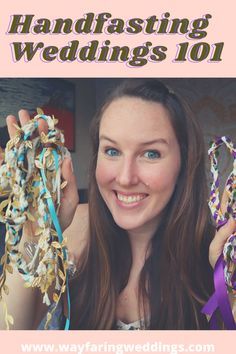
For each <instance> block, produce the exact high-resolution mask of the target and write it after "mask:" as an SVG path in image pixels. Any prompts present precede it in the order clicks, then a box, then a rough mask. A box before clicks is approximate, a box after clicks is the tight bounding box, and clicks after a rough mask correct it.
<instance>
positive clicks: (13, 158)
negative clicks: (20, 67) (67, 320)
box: [0, 109, 69, 329]
mask: <svg viewBox="0 0 236 354" xmlns="http://www.w3.org/2000/svg"><path fill="white" fill-rule="evenodd" d="M37 112H38V114H37V115H36V116H35V117H34V118H33V119H31V120H30V121H29V122H28V123H27V124H26V125H24V126H22V127H18V126H16V129H17V134H16V136H15V137H14V138H13V139H11V140H10V141H9V142H8V143H7V146H6V150H5V159H4V163H3V164H2V166H1V167H0V195H1V196H2V197H4V198H5V199H4V200H3V201H2V202H1V204H0V221H1V222H3V223H5V224H6V238H5V254H4V255H3V257H2V259H1V263H2V265H3V273H2V276H1V278H0V301H1V302H2V305H3V307H4V314H5V322H6V327H7V329H9V328H10V325H13V324H14V319H13V317H12V316H11V315H10V314H9V313H8V310H7V306H6V303H5V302H4V300H3V297H2V294H3V292H4V293H5V294H6V295H7V294H8V293H9V288H8V286H7V283H6V273H7V272H9V273H12V272H13V268H16V269H17V271H18V272H19V273H20V274H21V275H22V277H23V279H24V282H25V284H24V285H25V287H33V288H35V287H37V288H39V289H40V291H41V293H42V294H43V302H44V303H45V304H46V305H47V306H49V307H50V309H52V310H49V311H48V313H47V321H46V324H45V329H46V328H47V327H48V324H49V322H50V320H51V317H52V312H53V311H55V309H56V306H57V304H58V303H59V301H60V299H61V297H62V294H63V293H64V292H66V290H67V284H66V282H67V268H68V261H67V258H68V257H67V250H66V243H65V240H63V237H62V233H61V230H60V225H59V222H58V219H57V211H58V209H59V206H60V200H61V193H62V192H61V190H62V189H63V188H64V187H65V185H66V181H64V182H61V169H60V166H61V163H62V161H63V160H64V158H65V157H67V156H68V155H69V152H68V150H67V149H66V147H65V146H64V136H63V134H62V133H61V132H60V131H59V130H58V129H56V128H55V125H56V123H57V120H56V119H55V117H54V116H52V117H51V116H46V115H44V113H43V112H42V111H41V110H40V109H38V110H37ZM39 119H44V120H45V121H46V122H47V124H48V131H47V133H44V132H42V133H41V134H40V136H37V137H36V138H34V136H35V135H36V134H35V133H36V132H37V129H38V120H39ZM27 222H31V223H33V225H34V229H35V231H34V236H37V238H38V242H37V243H36V246H35V251H34V254H33V256H32V258H31V259H30V261H29V262H26V261H25V259H24V257H23V256H22V254H21V252H20V250H19V243H20V240H21V237H22V231H23V226H24V225H25V223H27ZM50 289H53V291H52V295H49V293H51V292H49V290H50Z"/></svg>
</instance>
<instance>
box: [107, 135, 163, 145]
mask: <svg viewBox="0 0 236 354" xmlns="http://www.w3.org/2000/svg"><path fill="white" fill-rule="evenodd" d="M101 140H107V141H109V142H110V143H112V144H118V143H117V142H116V141H115V140H113V139H111V138H109V137H107V136H105V135H101V136H100V141H101ZM152 144H164V145H169V143H168V142H167V140H166V139H163V138H158V139H153V140H148V141H144V142H141V143H139V145H141V146H146V145H152Z"/></svg>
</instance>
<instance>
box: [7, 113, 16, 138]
mask: <svg viewBox="0 0 236 354" xmlns="http://www.w3.org/2000/svg"><path fill="white" fill-rule="evenodd" d="M6 121H7V129H8V133H9V136H10V138H11V139H12V138H14V136H15V135H16V132H17V129H16V127H15V125H18V124H17V120H16V117H15V116H13V115H9V116H7V118H6Z"/></svg>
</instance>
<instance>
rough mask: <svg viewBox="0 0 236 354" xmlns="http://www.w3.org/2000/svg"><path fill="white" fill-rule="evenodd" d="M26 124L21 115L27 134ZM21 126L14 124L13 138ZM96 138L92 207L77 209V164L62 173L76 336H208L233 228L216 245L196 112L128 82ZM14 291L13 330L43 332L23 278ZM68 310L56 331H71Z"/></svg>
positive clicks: (152, 84) (103, 115)
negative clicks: (134, 332)
mask: <svg viewBox="0 0 236 354" xmlns="http://www.w3.org/2000/svg"><path fill="white" fill-rule="evenodd" d="M28 119H29V117H28V116H27V113H26V112H22V111H21V112H20V121H21V124H23V125H24V124H25V123H26V122H27V121H28ZM15 123H16V121H15V118H14V117H12V116H10V117H9V118H8V128H9V132H10V135H14V134H13V133H14V129H15ZM40 129H42V127H40ZM91 137H92V148H93V156H92V160H91V166H90V173H89V203H88V206H87V205H79V206H77V198H76V186H75V179H74V175H73V170H72V169H71V164H68V162H64V163H63V165H62V177H63V178H65V179H67V181H68V184H67V186H66V187H65V189H64V195H63V200H62V203H61V207H60V210H59V219H60V223H61V225H64V224H65V221H67V224H68V220H72V218H73V220H72V222H71V224H70V225H69V227H67V228H66V230H65V231H64V235H65V236H66V237H67V238H68V250H69V254H70V257H71V261H73V262H72V263H74V266H75V267H77V271H76V272H75V273H74V275H73V276H72V278H71V280H70V284H69V287H70V293H71V308H72V309H71V323H70V329H208V322H207V319H206V318H205V316H204V315H203V314H202V313H201V308H202V306H203V304H204V303H205V302H206V301H207V299H208V298H209V297H210V294H211V292H212V289H213V280H212V267H214V263H215V261H212V262H211V264H210V263H209V258H210V259H211V260H213V259H217V258H218V255H219V254H220V253H221V252H222V249H223V246H224V242H225V241H226V239H227V238H228V237H229V236H230V234H231V233H232V232H233V231H234V230H235V222H233V221H232V220H231V221H229V222H228V223H227V224H226V225H225V226H224V227H222V228H221V230H220V231H218V232H216V236H215V237H214V233H215V232H214V228H213V226H212V225H211V222H210V215H209V211H208V207H207V202H206V201H207V188H206V182H205V165H204V144H203V139H202V134H201V131H200V130H199V127H198V125H197V123H196V121H195V119H194V117H193V115H192V113H191V111H190V109H189V108H188V106H187V105H186V104H185V103H184V102H183V101H182V100H181V99H180V98H179V97H178V96H177V95H176V94H175V93H173V92H171V91H170V90H169V89H168V88H167V87H166V86H164V85H163V84H162V83H161V82H159V81H158V80H155V79H153V80H151V79H147V80H146V79H140V80H139V79H137V80H125V81H124V82H123V83H122V84H121V85H120V86H119V87H117V88H116V89H115V90H114V91H113V92H112V93H111V94H110V96H109V97H108V98H107V99H106V101H105V103H104V104H103V105H102V107H101V109H100V110H99V111H98V113H97V115H96V116H95V117H94V120H93V122H92V126H91ZM32 212H33V211H32ZM73 216H74V217H73ZM23 236H24V237H26V238H27V232H25V234H24V235H23ZM24 237H23V240H24ZM219 240H220V241H219ZM210 245H211V247H210V251H209V246H210ZM8 286H9V288H10V290H12V289H16V287H17V289H18V292H17V294H18V296H17V304H16V300H15V298H14V296H13V295H11V294H12V291H10V296H8V297H6V301H7V302H8V306H9V307H10V310H9V312H10V313H13V314H14V317H15V328H20V329H29V328H39V329H43V325H44V323H45V317H44V314H45V310H44V309H42V307H40V306H35V304H37V301H40V297H39V296H38V295H37V293H35V292H33V291H32V292H29V290H28V289H24V288H23V285H22V281H20V280H19V276H18V274H16V272H14V273H13V275H9V276H8ZM26 305H27V315H28V316H24V317H22V312H21V309H22V308H24V306H26ZM63 309H64V310H65V312H66V306H63V304H62V303H60V306H59V307H57V309H56V311H55V312H54V314H53V319H52V322H51V325H50V329H63V327H64V322H65V316H64V313H63ZM0 318H1V317H0ZM41 320H42V322H41ZM39 323H40V324H39Z"/></svg>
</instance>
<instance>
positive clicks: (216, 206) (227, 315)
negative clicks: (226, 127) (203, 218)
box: [202, 136, 236, 330]
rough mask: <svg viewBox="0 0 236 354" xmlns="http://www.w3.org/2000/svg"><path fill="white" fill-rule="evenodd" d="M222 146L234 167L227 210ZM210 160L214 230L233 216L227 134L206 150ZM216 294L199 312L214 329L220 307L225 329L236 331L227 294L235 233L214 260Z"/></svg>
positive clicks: (234, 268) (235, 280) (234, 265)
mask: <svg viewBox="0 0 236 354" xmlns="http://www.w3.org/2000/svg"><path fill="white" fill-rule="evenodd" d="M222 145H225V146H226V147H227V148H228V150H229V151H230V153H231V155H232V157H233V170H232V172H231V173H230V175H229V177H228V178H227V181H226V185H225V192H226V193H227V206H226V212H225V213H223V212H222V210H221V205H220V189H219V187H220V180H219V168H218V159H217V157H218V155H219V151H218V149H219V148H220V147H221V146H222ZM208 154H209V158H210V162H211V174H212V178H213V181H212V184H211V194H210V198H209V207H210V210H211V213H212V215H213V218H214V220H215V222H216V228H217V230H218V229H219V228H220V227H222V226H223V225H225V224H226V223H227V221H228V219H229V217H230V216H231V217H233V218H234V219H236V146H235V145H234V144H233V142H232V141H231V140H230V139H229V138H228V137H225V136H223V137H221V138H217V139H216V140H215V141H214V142H213V143H212V145H211V147H210V149H209V151H208ZM214 286H215V293H214V294H213V295H212V297H211V298H210V300H209V301H208V302H207V304H206V305H205V306H204V308H203V309H202V312H203V313H205V314H206V315H209V316H210V317H211V319H210V324H211V328H212V329H217V328H218V326H217V319H216V310H217V309H219V310H220V313H221V316H222V319H223V321H224V324H225V326H226V328H227V329H234V330H236V324H235V321H234V318H233V315H232V309H231V306H230V303H229V298H228V295H229V294H231V296H235V295H236V232H234V233H233V234H232V235H230V237H229V238H228V240H227V242H226V243H225V246H224V249H223V253H222V255H221V256H220V257H219V259H218V260H217V262H216V266H215V269H214Z"/></svg>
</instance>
